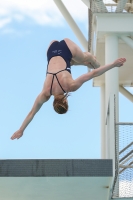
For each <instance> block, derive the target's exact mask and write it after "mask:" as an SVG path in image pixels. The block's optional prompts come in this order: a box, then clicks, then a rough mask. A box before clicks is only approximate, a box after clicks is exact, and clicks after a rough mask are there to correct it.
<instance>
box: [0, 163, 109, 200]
mask: <svg viewBox="0 0 133 200" xmlns="http://www.w3.org/2000/svg"><path fill="white" fill-rule="evenodd" d="M112 181H113V164H112V160H111V159H106V160H104V159H26V160H25V159H24V160H21V159H20V160H19V159H17V160H14V159H11V160H0V199H1V200H22V199H24V200H31V199H32V200H36V199H37V200H42V199H48V200H55V199H57V200H81V199H84V200H91V199H93V200H107V199H108V197H109V194H110V188H111V184H112Z"/></svg>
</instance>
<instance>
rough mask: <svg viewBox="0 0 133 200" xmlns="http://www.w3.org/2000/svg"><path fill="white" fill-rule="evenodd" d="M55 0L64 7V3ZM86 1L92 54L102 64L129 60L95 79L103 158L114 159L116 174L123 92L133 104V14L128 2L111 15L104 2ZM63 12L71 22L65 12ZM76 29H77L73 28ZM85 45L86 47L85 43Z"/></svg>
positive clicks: (124, 0)
mask: <svg viewBox="0 0 133 200" xmlns="http://www.w3.org/2000/svg"><path fill="white" fill-rule="evenodd" d="M54 1H55V2H58V4H62V3H61V0H54ZM82 1H83V3H84V4H85V5H86V6H87V7H88V8H90V9H91V12H92V26H91V27H89V29H90V28H91V35H90V38H92V45H91V53H92V54H94V55H96V57H97V59H98V61H99V62H100V63H101V65H104V64H108V63H111V62H113V61H114V60H115V59H117V58H118V57H126V59H127V62H126V64H125V65H124V67H121V68H120V69H119V68H114V69H112V70H110V71H108V72H106V73H105V74H104V75H102V76H100V77H96V78H94V80H93V86H96V87H101V158H106V159H113V161H114V162H113V163H114V164H113V175H115V125H114V124H115V120H116V122H118V121H119V98H118V97H119V91H120V92H121V93H122V94H123V95H124V96H125V97H126V98H128V99H129V100H130V101H132V102H133V95H132V94H130V93H129V92H128V91H127V90H126V89H124V86H133V64H132V63H133V39H132V38H133V15H132V14H131V13H130V12H132V10H131V9H130V11H129V13H124V12H123V9H124V8H126V10H127V7H128V4H129V2H128V1H127V0H120V1H119V2H118V1H117V0H115V2H118V4H112V3H111V6H113V7H114V6H116V10H115V11H114V12H113V13H108V7H107V6H109V4H107V6H106V4H104V3H103V1H97V0H95V1H91V0H82ZM59 2H60V3H59ZM90 2H91V3H90ZM130 4H131V3H130ZM131 6H132V4H131V5H130V7H131ZM61 12H62V14H63V16H64V17H65V18H66V20H67V21H68V19H67V17H66V16H65V14H64V12H63V10H62V11H61ZM69 23H70V22H69ZM72 29H73V30H74V26H73V25H72ZM81 44H82V45H83V43H82V42H81ZM83 46H84V45H83ZM114 96H115V102H114ZM115 106H116V113H115V110H114V107H115ZM115 114H116V118H115Z"/></svg>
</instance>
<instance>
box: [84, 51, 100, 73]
mask: <svg viewBox="0 0 133 200" xmlns="http://www.w3.org/2000/svg"><path fill="white" fill-rule="evenodd" d="M85 56H86V58H85V62H84V63H85V64H86V66H88V67H89V68H91V69H97V68H99V67H100V63H99V62H98V61H97V60H96V57H95V56H93V55H92V54H91V53H89V52H85Z"/></svg>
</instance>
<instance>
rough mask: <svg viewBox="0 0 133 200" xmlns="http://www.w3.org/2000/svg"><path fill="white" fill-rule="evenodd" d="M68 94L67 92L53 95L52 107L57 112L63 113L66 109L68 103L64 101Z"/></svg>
mask: <svg viewBox="0 0 133 200" xmlns="http://www.w3.org/2000/svg"><path fill="white" fill-rule="evenodd" d="M68 96H69V94H68V93H66V94H65V95H64V94H61V95H57V96H55V97H54V102H53V107H54V110H55V112H57V113H58V114H65V113H66V112H67V111H68V103H67V101H65V100H66V99H67V97H68Z"/></svg>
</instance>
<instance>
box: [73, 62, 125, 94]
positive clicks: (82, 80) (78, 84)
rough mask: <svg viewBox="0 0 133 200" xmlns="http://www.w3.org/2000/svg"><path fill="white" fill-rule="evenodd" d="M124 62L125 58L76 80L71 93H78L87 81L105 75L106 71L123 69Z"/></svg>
mask: <svg viewBox="0 0 133 200" xmlns="http://www.w3.org/2000/svg"><path fill="white" fill-rule="evenodd" d="M124 62H126V59H125V58H119V59H117V60H115V61H114V62H113V63H111V64H108V65H105V66H101V67H99V68H97V69H94V70H93V71H91V72H89V73H87V74H83V75H82V76H80V77H78V78H77V79H76V80H74V81H73V82H72V84H71V87H70V88H71V91H76V90H77V89H79V88H80V87H81V85H82V84H83V83H85V82H86V81H89V80H90V79H92V78H94V77H97V76H100V75H102V74H103V73H105V72H106V71H108V70H110V69H112V68H114V67H121V66H122V65H123V64H124Z"/></svg>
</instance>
